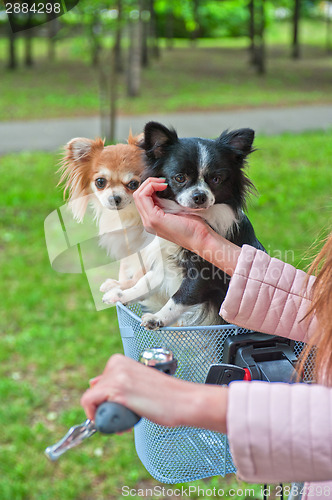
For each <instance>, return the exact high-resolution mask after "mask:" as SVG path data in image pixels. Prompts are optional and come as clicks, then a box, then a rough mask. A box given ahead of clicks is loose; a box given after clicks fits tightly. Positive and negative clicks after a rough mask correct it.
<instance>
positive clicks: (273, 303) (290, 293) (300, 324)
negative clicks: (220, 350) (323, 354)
mask: <svg viewBox="0 0 332 500" xmlns="http://www.w3.org/2000/svg"><path fill="white" fill-rule="evenodd" d="M307 278H308V275H307V274H306V273H305V272H303V271H300V270H299V269H296V268H295V267H293V266H291V265H290V264H286V263H285V262H282V261H281V260H278V259H275V258H271V257H270V256H269V255H267V254H266V253H264V252H262V251H260V250H257V249H256V248H253V247H250V246H248V245H244V246H243V247H242V251H241V254H240V257H239V259H238V263H237V266H236V269H235V273H234V275H233V276H232V279H231V282H230V286H229V289H228V293H227V295H226V298H225V300H224V302H223V304H222V306H221V309H220V314H221V316H222V317H223V318H224V319H225V320H226V321H228V322H229V323H234V324H236V325H239V326H243V327H244V328H248V329H251V330H257V331H259V332H264V333H269V334H271V335H272V334H274V335H280V336H282V337H288V338H291V339H294V340H301V341H303V342H306V341H307V340H308V337H309V336H310V334H311V333H312V332H313V331H314V329H315V323H316V322H315V320H313V321H312V322H311V324H308V321H305V320H303V321H301V320H302V319H303V318H304V316H305V314H306V313H307V311H308V306H309V305H310V298H309V293H310V288H311V286H312V284H313V282H314V280H315V278H314V277H313V276H310V277H309V281H308V282H307Z"/></svg>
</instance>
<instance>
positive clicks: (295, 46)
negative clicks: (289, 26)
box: [292, 0, 301, 59]
mask: <svg viewBox="0 0 332 500" xmlns="http://www.w3.org/2000/svg"><path fill="white" fill-rule="evenodd" d="M300 2H301V0H294V14H293V43H292V58H293V59H299V57H300V45H299V21H300Z"/></svg>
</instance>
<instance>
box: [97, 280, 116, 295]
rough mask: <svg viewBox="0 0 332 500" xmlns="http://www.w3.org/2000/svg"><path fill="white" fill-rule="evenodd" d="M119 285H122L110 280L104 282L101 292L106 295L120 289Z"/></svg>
mask: <svg viewBox="0 0 332 500" xmlns="http://www.w3.org/2000/svg"><path fill="white" fill-rule="evenodd" d="M119 285H120V283H119V282H118V281H117V280H112V279H108V280H106V281H104V283H103V284H102V285H101V287H100V288H99V290H100V291H101V292H103V293H106V292H108V291H109V290H112V288H118V287H119Z"/></svg>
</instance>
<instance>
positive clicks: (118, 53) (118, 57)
mask: <svg viewBox="0 0 332 500" xmlns="http://www.w3.org/2000/svg"><path fill="white" fill-rule="evenodd" d="M117 10H118V19H117V25H116V31H115V44H114V57H115V61H114V64H115V68H116V71H117V72H118V73H122V72H123V61H122V49H121V41H122V22H123V9H122V0H117Z"/></svg>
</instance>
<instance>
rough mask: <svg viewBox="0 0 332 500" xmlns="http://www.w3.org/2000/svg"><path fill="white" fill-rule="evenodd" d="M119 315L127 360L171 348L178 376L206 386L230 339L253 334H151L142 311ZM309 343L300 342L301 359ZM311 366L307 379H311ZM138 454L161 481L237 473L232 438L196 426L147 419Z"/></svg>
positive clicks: (226, 329) (219, 329) (222, 329)
mask: <svg viewBox="0 0 332 500" xmlns="http://www.w3.org/2000/svg"><path fill="white" fill-rule="evenodd" d="M117 314H118V321H119V327H120V333H121V337H122V342H123V347H124V352H125V354H126V356H128V357H130V358H133V359H135V360H138V359H139V356H140V354H141V352H142V351H143V350H144V349H146V348H150V347H165V348H167V349H170V350H172V351H173V353H174V357H175V358H176V359H177V361H178V368H177V371H176V374H175V376H176V377H178V378H181V379H184V380H189V381H192V382H199V383H204V382H205V379H206V376H207V373H208V371H209V368H210V366H211V364H213V363H218V362H221V361H222V355H223V348H224V342H225V340H226V338H227V337H229V336H231V335H237V334H240V333H245V332H247V330H245V329H244V328H239V327H237V326H235V325H222V326H221V325H217V326H211V327H206V326H204V327H195V328H193V327H181V328H178V327H173V328H162V329H161V330H157V331H149V330H146V329H145V328H143V327H142V326H141V325H140V316H141V309H140V306H139V305H137V304H135V305H132V306H130V309H129V308H127V307H125V306H123V305H122V304H119V303H118V304H117ZM302 348H303V344H302V343H300V342H297V343H296V344H295V348H294V350H295V354H296V355H297V356H298V355H299V353H300V352H301V350H302ZM311 368H312V367H311V364H310V363H309V365H308V367H307V371H306V373H305V379H306V380H310V379H311V375H312V374H311ZM135 446H136V451H137V454H138V456H139V458H140V460H141V462H142V463H143V465H144V466H145V468H146V469H147V471H148V472H149V473H150V474H151V476H153V477H154V478H155V479H157V480H158V481H160V482H163V483H172V484H174V483H182V482H190V481H194V480H197V479H201V478H206V477H211V476H216V475H220V476H225V475H226V474H229V473H232V472H235V470H236V469H235V467H234V464H233V462H232V457H231V454H230V451H229V446H228V441H227V437H226V436H225V435H224V434H220V433H217V432H212V431H207V430H202V429H197V428H191V427H177V428H168V427H163V426H161V425H157V424H154V423H152V422H150V421H149V420H146V419H142V420H141V422H140V423H139V424H138V425H136V426H135Z"/></svg>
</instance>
